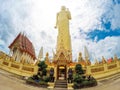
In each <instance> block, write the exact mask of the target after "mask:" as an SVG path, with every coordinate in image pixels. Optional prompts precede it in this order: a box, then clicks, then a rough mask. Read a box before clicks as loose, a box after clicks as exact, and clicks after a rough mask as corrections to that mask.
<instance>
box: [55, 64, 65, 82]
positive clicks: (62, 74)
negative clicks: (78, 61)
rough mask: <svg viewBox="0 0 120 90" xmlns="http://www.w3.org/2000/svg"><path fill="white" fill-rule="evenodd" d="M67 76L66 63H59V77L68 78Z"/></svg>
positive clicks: (60, 78) (59, 78) (61, 78)
mask: <svg viewBox="0 0 120 90" xmlns="http://www.w3.org/2000/svg"><path fill="white" fill-rule="evenodd" d="M66 77H67V67H66V65H58V66H57V79H58V80H66Z"/></svg>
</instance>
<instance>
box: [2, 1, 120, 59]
mask: <svg viewBox="0 0 120 90" xmlns="http://www.w3.org/2000/svg"><path fill="white" fill-rule="evenodd" d="M62 5H65V6H66V7H68V8H69V9H70V11H71V14H72V20H71V21H70V32H71V39H72V49H73V59H75V58H77V54H78V52H83V49H84V45H86V46H87V47H88V49H89V51H90V52H91V53H95V55H96V57H98V58H100V57H101V56H102V55H105V56H106V57H111V56H112V55H113V54H114V53H118V52H117V51H116V50H115V47H116V46H117V45H118V44H119V42H118V41H117V40H118V39H117V40H116V38H117V37H106V38H105V39H103V40H101V41H99V42H97V43H96V42H93V41H91V39H86V38H87V34H86V33H88V32H90V31H92V30H95V29H99V30H104V27H103V26H102V22H101V18H103V17H105V18H106V19H104V21H107V20H109V21H111V25H112V28H113V29H115V28H119V27H120V25H119V21H118V20H117V19H119V12H117V10H118V7H119V5H117V4H114V3H113V1H112V0H91V1H89V0H77V1H73V0H64V1H61V0H44V1H43V0H19V1H16V0H11V1H8V0H3V1H0V33H1V35H0V36H1V38H0V39H1V40H2V41H4V42H6V44H5V45H3V44H1V43H0V47H1V46H2V47H4V49H6V48H7V47H8V45H9V44H10V43H11V42H12V41H13V39H14V38H15V37H16V36H17V34H18V33H19V32H24V33H25V34H26V35H27V36H28V38H29V39H30V40H31V41H32V42H33V45H34V47H35V50H36V53H37V54H38V52H39V49H40V47H41V46H43V47H44V52H49V53H50V56H52V49H53V50H56V41H57V30H56V29H54V25H55V22H56V13H57V12H58V11H59V10H60V7H61V6H62ZM111 7H113V8H114V9H112V10H111ZM108 12H109V13H108ZM107 13H108V14H107ZM112 13H114V15H113V14H112ZM113 16H114V17H113ZM1 20H2V21H1ZM6 33H7V35H6ZM107 38H109V39H107ZM96 40H97V37H96ZM109 40H110V41H109ZM111 40H112V41H111ZM103 42H105V44H104V43H103ZM110 42H111V43H113V44H114V43H115V45H113V44H110ZM88 44H89V45H88ZM103 44H104V45H109V47H110V49H109V50H108V47H107V46H106V49H104V47H103V46H104V45H103ZM111 47H112V51H110V50H111ZM0 49H1V48H0ZM4 49H2V50H4ZM96 49H97V50H96ZM5 51H6V52H8V49H6V50H5ZM103 51H104V52H103ZM108 51H109V52H108ZM111 52H112V53H111ZM91 56H93V54H92V55H91Z"/></svg>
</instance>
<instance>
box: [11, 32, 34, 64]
mask: <svg viewBox="0 0 120 90" xmlns="http://www.w3.org/2000/svg"><path fill="white" fill-rule="evenodd" d="M9 48H10V53H9V54H10V56H12V57H13V59H14V60H15V61H17V62H21V63H30V64H32V63H34V61H35V59H36V56H35V50H34V47H33V44H32V42H31V41H30V40H29V39H28V38H27V37H26V36H25V35H24V34H22V33H19V35H18V36H17V37H16V38H15V39H14V41H13V42H12V43H11V44H10V46H9Z"/></svg>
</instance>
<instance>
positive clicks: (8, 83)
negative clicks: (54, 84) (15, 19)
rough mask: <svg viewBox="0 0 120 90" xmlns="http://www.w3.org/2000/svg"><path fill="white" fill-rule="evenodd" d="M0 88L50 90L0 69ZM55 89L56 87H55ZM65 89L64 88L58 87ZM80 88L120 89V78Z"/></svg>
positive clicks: (5, 89)
mask: <svg viewBox="0 0 120 90" xmlns="http://www.w3.org/2000/svg"><path fill="white" fill-rule="evenodd" d="M0 90H49V89H47V88H39V87H34V86H31V85H28V84H26V83H25V81H24V80H20V79H19V77H14V75H13V74H10V73H7V72H5V71H3V70H0ZM54 90H55V89H54ZM58 90H63V89H58ZM80 90H120V78H117V79H113V80H110V81H109V80H108V81H106V82H99V84H98V86H96V87H91V88H84V89H80Z"/></svg>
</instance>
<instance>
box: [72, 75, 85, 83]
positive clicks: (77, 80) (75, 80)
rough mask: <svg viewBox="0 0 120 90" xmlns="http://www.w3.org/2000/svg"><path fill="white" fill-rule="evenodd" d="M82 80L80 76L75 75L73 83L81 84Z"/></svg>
mask: <svg viewBox="0 0 120 90" xmlns="http://www.w3.org/2000/svg"><path fill="white" fill-rule="evenodd" d="M83 80H84V79H83V78H82V76H81V75H78V74H76V75H75V76H74V77H73V81H74V82H77V83H81V82H82V81H83Z"/></svg>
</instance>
